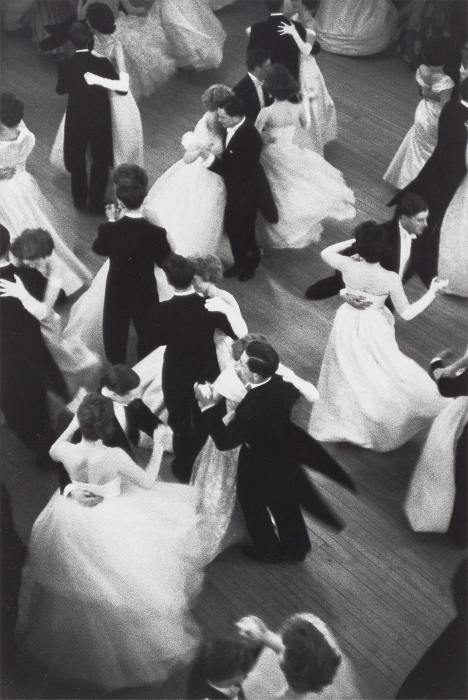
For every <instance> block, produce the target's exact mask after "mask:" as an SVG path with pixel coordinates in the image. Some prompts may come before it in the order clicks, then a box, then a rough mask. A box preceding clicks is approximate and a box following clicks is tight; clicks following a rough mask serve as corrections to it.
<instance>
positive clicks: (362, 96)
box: [2, 0, 468, 698]
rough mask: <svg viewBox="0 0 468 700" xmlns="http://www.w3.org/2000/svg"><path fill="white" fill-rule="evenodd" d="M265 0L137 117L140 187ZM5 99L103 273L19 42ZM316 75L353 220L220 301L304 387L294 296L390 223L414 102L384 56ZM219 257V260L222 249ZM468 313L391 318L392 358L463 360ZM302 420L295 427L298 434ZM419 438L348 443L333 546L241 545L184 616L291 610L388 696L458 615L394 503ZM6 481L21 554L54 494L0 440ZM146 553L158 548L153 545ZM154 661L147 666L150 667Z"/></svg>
mask: <svg viewBox="0 0 468 700" xmlns="http://www.w3.org/2000/svg"><path fill="white" fill-rule="evenodd" d="M265 15H266V13H265V12H264V9H263V3H261V2H260V1H257V0H238V2H236V3H235V4H234V5H232V6H230V7H227V8H225V9H223V10H222V11H220V12H219V15H218V16H219V18H220V20H221V21H222V23H223V25H224V28H225V30H226V32H227V34H228V37H227V41H226V44H225V57H224V60H223V63H222V65H221V67H220V68H219V69H218V70H216V71H207V72H203V73H199V74H197V73H194V72H188V71H183V72H182V71H180V72H179V73H178V74H177V75H176V76H175V77H174V78H172V79H171V80H170V82H169V83H168V84H167V85H165V86H164V87H163V88H162V89H160V90H159V91H157V92H156V93H155V94H154V95H152V96H151V97H150V98H148V99H144V100H143V101H142V102H141V104H140V109H141V114H142V119H143V129H144V137H145V157H146V167H147V169H148V172H149V176H150V184H152V183H153V182H154V180H155V178H156V177H158V176H159V175H161V173H163V172H164V171H165V169H166V168H167V167H168V166H170V165H172V163H174V162H175V161H176V160H178V159H179V158H180V157H181V154H182V147H181V146H180V139H181V136H182V134H183V133H185V132H186V131H188V130H190V129H192V128H193V127H194V125H195V123H196V121H197V120H198V119H199V118H200V116H201V114H202V107H201V103H200V96H201V93H202V91H203V90H204V89H205V88H206V87H207V86H209V85H210V84H212V83H225V84H226V85H233V84H234V83H235V82H237V80H238V79H239V78H240V77H241V76H242V75H243V74H244V72H245V67H244V55H245V52H244V50H245V45H246V43H247V41H246V37H245V33H244V29H245V27H246V26H247V25H249V24H251V23H252V22H254V21H259V20H261V19H263V18H264V17H265ZM2 43H3V74H2V89H7V90H11V91H13V92H15V93H16V94H17V95H18V96H19V97H20V98H21V99H22V100H23V101H24V102H25V105H26V109H25V122H26V124H27V126H28V127H29V128H30V129H31V131H32V132H33V133H34V134H35V135H36V148H35V150H34V152H33V154H32V156H31V158H30V159H29V161H28V169H29V170H30V172H31V173H32V174H33V175H34V176H35V177H36V178H37V180H38V182H39V184H40V187H41V189H42V191H43V193H44V194H45V195H46V196H47V197H48V198H49V200H50V201H51V202H53V204H54V206H55V210H56V216H57V219H56V221H55V222H54V223H55V224H56V227H57V230H58V231H59V232H60V234H61V236H62V237H63V238H64V239H65V240H66V241H67V242H68V243H69V245H70V246H71V247H72V248H74V250H75V251H76V253H77V254H78V255H79V257H80V258H81V259H82V260H83V261H84V262H85V263H86V264H87V265H88V266H89V267H90V268H91V269H92V270H93V271H97V270H98V269H99V267H100V265H101V264H102V258H98V257H97V256H95V255H94V254H93V253H91V252H90V246H91V242H92V241H93V239H94V237H95V234H96V228H97V225H98V223H99V221H100V220H99V219H98V218H96V217H91V216H89V215H86V214H82V213H78V212H77V211H75V210H74V209H73V207H72V206H71V196H70V184H69V178H68V176H67V175H66V174H58V173H57V171H55V170H54V169H53V168H52V166H51V165H50V163H49V159H48V158H49V153H50V149H51V146H52V143H53V139H54V136H55V133H56V131H57V128H58V126H59V123H60V120H61V118H62V115H63V112H64V109H65V104H66V100H65V98H60V97H59V96H57V95H56V94H55V76H56V69H55V64H54V61H53V60H52V59H50V58H46V57H42V56H40V55H39V54H38V52H37V50H36V48H35V47H34V46H33V45H32V44H31V43H30V41H29V38H28V35H27V34H26V33H24V34H23V33H21V32H20V33H16V34H8V35H4V36H3V42H2ZM318 63H319V65H320V68H321V70H322V72H323V74H324V76H325V80H326V82H327V86H328V89H329V91H330V93H331V95H332V97H333V99H334V100H335V103H336V107H337V112H338V122H339V135H338V140H337V141H336V142H335V143H333V144H331V145H330V146H329V147H327V150H326V157H327V159H328V160H329V161H330V162H331V163H332V164H333V165H334V166H336V167H337V168H339V169H340V170H342V171H343V173H344V175H345V178H346V182H347V183H348V185H349V186H350V187H352V188H353V189H354V191H355V193H356V199H357V212H358V213H357V219H356V222H344V223H342V224H336V223H330V224H327V225H326V226H325V231H324V234H323V236H322V240H321V241H320V242H318V243H314V244H312V245H311V246H310V247H309V248H307V249H304V250H289V251H288V250H285V251H276V252H265V255H264V257H263V260H262V265H261V267H260V269H259V271H258V273H257V274H256V275H255V278H254V279H253V280H252V281H250V282H248V283H246V284H241V283H239V282H237V281H233V282H232V281H229V282H228V283H226V288H227V289H229V291H231V292H232V293H233V294H234V295H235V296H236V298H237V300H238V302H239V304H240V307H241V309H242V311H243V313H244V316H245V319H246V321H247V323H248V326H249V329H250V330H251V331H258V332H261V333H265V334H266V335H267V337H268V338H269V340H270V341H271V343H272V344H273V345H274V346H275V348H277V349H278V351H279V353H280V356H281V359H282V361H283V362H284V364H286V365H288V366H290V367H292V368H293V369H294V370H295V371H296V372H297V373H298V374H299V375H301V376H302V377H304V378H305V379H309V380H311V381H312V382H316V381H317V380H318V376H319V370H320V363H321V360H322V357H323V353H324V349H325V345H326V342H327V339H328V336H329V333H330V329H331V326H332V322H333V318H334V314H335V311H336V309H337V308H338V306H339V304H340V301H339V299H336V298H334V299H330V300H326V301H322V302H310V301H307V300H305V299H304V296H303V294H304V290H305V289H306V287H307V286H308V285H309V284H311V283H312V282H314V281H315V280H317V279H319V278H321V277H323V276H324V275H326V274H328V272H329V270H328V269H327V267H326V265H325V264H324V263H323V262H322V260H321V258H320V256H319V252H320V250H322V248H323V247H325V246H327V245H329V244H331V243H334V242H336V241H338V240H344V239H345V238H349V237H350V235H349V234H350V233H351V230H352V227H353V225H355V223H358V222H360V221H363V220H365V219H376V220H377V221H385V220H387V219H388V218H390V210H388V209H387V207H386V205H385V203H386V202H387V201H388V200H389V199H390V198H391V195H392V194H393V189H392V188H391V187H390V186H389V185H387V184H386V183H384V182H383V180H382V174H383V172H384V171H385V169H386V167H387V165H388V163H389V162H390V160H391V158H392V156H393V154H394V152H395V150H396V149H397V147H398V145H399V144H400V142H401V139H402V137H403V136H404V134H405V133H406V131H407V129H408V128H409V127H410V125H411V124H412V122H413V116H414V110H415V108H416V105H417V103H418V100H419V95H418V89H417V85H416V82H415V80H414V73H413V71H412V70H411V69H410V68H409V67H408V66H407V65H406V64H405V63H403V62H402V61H401V59H399V58H397V57H396V56H395V55H393V53H392V52H388V53H385V54H382V55H379V56H374V57H365V58H349V57H345V56H338V55H333V54H329V53H326V52H324V51H322V52H321V53H320V55H319V56H318ZM221 257H222V258H223V259H224V260H225V262H228V261H229V260H230V253H229V246H228V245H227V242H226V241H223V244H222V248H221ZM423 291H424V288H423V286H422V284H421V282H420V281H419V279H413V280H412V281H411V282H410V284H408V285H407V293H408V296H409V298H410V301H414V300H415V299H417V298H418V297H419V296H420V295H421V294H422V293H423ZM466 311H467V306H466V302H465V301H464V300H462V299H460V298H456V297H440V298H438V299H437V300H436V301H435V302H434V303H433V304H432V305H431V306H430V307H429V309H427V310H426V311H425V312H424V313H423V314H421V315H420V316H418V317H417V318H416V319H415V320H413V321H411V322H410V323H405V322H404V321H402V320H401V319H397V320H396V335H397V339H398V342H399V345H400V347H401V349H402V351H403V352H405V353H406V354H408V355H409V356H410V357H412V358H414V359H415V360H416V361H417V362H418V363H420V364H421V365H422V366H423V367H426V366H427V364H428V362H429V360H430V359H431V358H432V357H433V356H435V355H436V354H437V353H438V352H439V351H440V350H441V349H442V348H445V347H452V348H454V349H455V350H457V351H460V352H462V351H463V350H464V349H466V337H467V325H468V324H467V316H466ZM307 419H308V415H307V413H306V409H305V408H302V407H299V408H298V410H297V415H296V420H297V421H298V422H299V423H300V424H302V425H305V424H306V421H307ZM423 438H424V436H418V438H417V439H414V440H412V441H411V442H410V443H408V444H407V445H405V446H403V447H401V448H400V449H398V450H395V451H393V452H389V453H386V454H378V453H375V452H372V451H366V450H363V449H360V448H357V447H353V446H350V445H346V444H341V445H330V446H329V450H330V452H331V453H332V454H333V455H334V456H335V457H336V458H337V459H338V460H339V462H340V463H341V464H342V465H343V466H344V467H345V468H346V469H347V471H348V472H349V474H350V475H351V476H352V477H353V479H354V480H355V482H356V484H357V486H358V494H357V495H354V494H351V493H349V492H347V491H345V490H344V489H341V488H338V487H337V486H336V485H335V484H333V483H331V482H329V481H327V480H326V479H325V478H323V477H319V476H316V475H315V474H314V475H313V480H314V483H315V484H317V485H318V487H319V488H320V490H321V492H322V494H323V495H324V497H325V498H326V499H327V500H328V501H329V503H330V504H331V505H332V506H333V507H334V509H335V510H336V511H337V512H338V513H339V514H340V515H341V516H342V518H343V520H344V521H345V522H346V527H345V529H344V530H343V532H342V533H340V534H335V533H333V532H331V531H329V530H328V529H326V528H325V527H324V526H322V525H321V524H320V523H318V522H316V521H314V520H312V519H311V518H308V520H307V524H308V528H309V530H310V537H311V541H312V551H311V553H310V554H309V556H308V557H307V560H306V561H305V562H304V563H303V564H296V565H293V566H286V565H264V564H257V563H254V562H250V561H248V560H246V559H244V558H243V557H242V555H241V554H240V552H239V550H238V549H237V548H233V549H231V550H228V551H227V552H225V553H223V554H222V555H221V556H220V557H219V558H218V559H217V560H216V561H214V562H213V563H212V564H211V565H210V566H209V568H208V571H207V576H206V582H205V586H204V589H203V592H202V594H201V596H200V598H199V600H198V602H197V604H196V609H195V613H196V616H197V619H198V620H199V622H200V624H201V625H202V627H203V628H204V629H205V631H206V634H207V635H228V634H231V633H232V632H233V623H234V622H235V621H236V620H237V619H238V618H239V617H240V616H242V615H246V614H248V613H253V614H256V615H259V616H260V617H262V618H264V620H265V621H266V622H267V624H269V625H270V626H271V627H273V628H276V627H278V626H279V624H280V623H281V622H282V621H283V620H284V619H285V618H286V617H287V616H288V615H290V614H292V613H294V612H305V611H308V612H313V613H315V614H317V615H318V616H319V617H321V618H322V619H323V620H324V621H325V622H326V623H327V624H329V625H330V627H331V628H332V630H333V631H334V633H335V634H336V636H337V639H338V641H339V644H340V645H341V647H342V649H343V650H344V652H345V653H347V654H348V655H349V657H350V658H351V660H352V662H353V664H354V666H355V668H356V670H357V673H358V678H359V683H360V686H361V688H362V693H363V697H365V698H392V697H394V695H395V693H396V691H397V689H398V687H399V686H400V684H401V682H402V681H403V679H404V678H405V676H406V675H407V673H408V672H409V671H410V670H411V669H412V667H413V666H414V664H415V663H416V661H417V660H418V659H419V657H420V656H421V655H422V653H423V652H424V651H425V650H426V648H427V647H428V646H429V645H430V644H431V643H432V642H433V641H434V639H435V638H436V637H437V636H438V635H439V634H440V632H441V631H442V630H443V628H444V627H445V626H446V625H447V623H448V622H449V621H450V620H451V618H452V617H453V616H454V605H453V603H452V599H451V594H450V581H451V577H452V575H453V573H454V571H455V570H456V568H457V566H458V564H459V562H460V561H461V559H462V558H463V557H464V556H465V552H463V551H460V550H457V549H456V548H455V547H454V546H453V545H452V544H451V542H450V540H449V539H448V538H447V537H446V536H444V535H430V534H415V533H413V532H412V531H411V530H410V529H409V526H408V524H407V522H406V520H405V516H404V514H403V510H402V504H403V500H404V495H405V492H406V489H407V486H408V483H409V480H410V477H411V474H412V471H413V468H414V466H415V463H416V460H417V457H418V454H419V451H420V449H421V443H422V440H423ZM2 452H3V465H4V468H3V477H2V478H3V480H4V481H5V483H6V484H7V486H8V488H9V489H10V491H11V494H12V500H13V508H14V515H15V520H16V523H17V527H18V530H19V532H20V534H21V537H22V538H23V540H24V541H25V542H27V539H28V537H29V532H30V529H31V526H32V524H33V522H34V519H35V518H36V517H37V515H38V514H39V512H40V510H41V509H42V508H43V507H44V506H45V504H46V503H47V501H48V499H49V498H50V496H51V494H52V493H53V491H54V489H55V488H56V487H57V483H56V477H55V474H53V473H43V472H40V471H39V470H38V469H37V468H36V467H35V466H34V463H33V460H32V458H31V456H30V455H29V454H28V452H27V451H26V450H25V448H24V447H23V446H22V445H21V444H20V443H19V442H18V441H17V440H16V439H15V438H13V436H12V435H11V433H10V432H9V431H8V429H6V428H2ZM155 546H157V543H155ZM155 663H157V660H155ZM182 683H183V678H181V677H178V678H175V679H174V678H173V679H170V681H169V682H168V683H167V684H166V686H165V687H164V688H163V689H156V690H155V689H144V690H142V689H136V690H129V691H122V692H120V693H116V694H114V695H113V697H128V698H131V697H138V698H145V697H146V698H149V697H154V698H181V697H183V691H182V690H181V688H182V687H183V685H182ZM9 697H16V698H18V697H21V698H33V697H34V698H41V697H42V698H44V697H45V698H52V697H54V698H58V697H75V698H81V697H96V694H95V691H94V694H93V691H92V689H88V690H86V689H84V688H69V687H63V688H62V687H60V688H57V687H56V686H53V685H51V684H50V683H49V682H48V680H47V679H46V678H42V677H41V675H40V673H38V672H37V670H34V669H32V678H31V679H29V680H28V679H25V680H24V681H23V682H21V683H18V686H17V687H16V686H15V687H12V688H11V689H10V691H9Z"/></svg>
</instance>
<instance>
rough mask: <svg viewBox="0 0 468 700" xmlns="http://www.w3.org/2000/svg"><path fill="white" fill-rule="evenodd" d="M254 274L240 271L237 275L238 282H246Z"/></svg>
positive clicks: (249, 271) (252, 271)
mask: <svg viewBox="0 0 468 700" xmlns="http://www.w3.org/2000/svg"><path fill="white" fill-rule="evenodd" d="M254 274H255V270H242V272H241V273H240V275H239V282H248V281H249V280H251V279H252V277H253V276H254Z"/></svg>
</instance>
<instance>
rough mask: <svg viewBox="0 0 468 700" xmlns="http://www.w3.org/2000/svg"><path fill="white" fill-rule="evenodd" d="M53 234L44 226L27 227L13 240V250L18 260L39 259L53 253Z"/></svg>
mask: <svg viewBox="0 0 468 700" xmlns="http://www.w3.org/2000/svg"><path fill="white" fill-rule="evenodd" d="M54 248H55V245H54V241H53V239H52V236H51V235H50V233H49V232H48V231H46V230H45V229H43V228H27V229H25V230H24V231H23V232H22V233H20V235H19V236H18V237H17V238H15V240H14V241H12V244H11V248H10V250H11V252H12V254H13V255H14V256H15V258H18V260H37V259H38V258H47V257H49V255H52V253H53V250H54Z"/></svg>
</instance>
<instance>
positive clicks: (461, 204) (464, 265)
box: [437, 147, 468, 297]
mask: <svg viewBox="0 0 468 700" xmlns="http://www.w3.org/2000/svg"><path fill="white" fill-rule="evenodd" d="M466 162H467V165H468V147H467V150H466ZM437 274H438V276H439V277H440V279H448V281H449V286H448V289H447V292H448V293H450V294H456V295H458V296H461V297H468V174H467V175H465V177H464V178H463V180H462V182H461V183H460V185H459V187H458V189H457V191H456V192H455V194H454V196H453V199H452V201H451V202H450V204H449V207H448V209H447V211H446V213H445V216H444V220H443V222H442V228H441V231H440V244H439V264H438V269H437Z"/></svg>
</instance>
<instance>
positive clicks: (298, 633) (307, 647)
mask: <svg viewBox="0 0 468 700" xmlns="http://www.w3.org/2000/svg"><path fill="white" fill-rule="evenodd" d="M282 639H283V644H284V646H285V651H284V656H283V661H282V662H281V670H282V671H283V673H284V675H285V678H286V680H287V682H288V685H289V686H290V687H291V688H292V689H293V690H294V691H295V692H296V693H306V692H310V691H312V692H314V693H316V692H319V691H320V690H322V688H324V687H325V686H327V685H330V683H331V682H332V681H333V679H334V677H335V674H336V671H337V668H338V666H339V665H340V663H341V656H340V655H339V654H337V652H336V651H335V650H334V649H332V647H331V646H330V644H329V643H328V642H327V640H326V639H325V637H324V636H323V634H322V633H321V632H320V631H319V630H318V629H317V628H316V627H315V626H314V625H313V624H312V623H311V622H309V621H308V620H304V619H302V618H301V617H300V616H298V615H294V616H293V617H292V618H290V619H289V620H287V621H286V623H285V625H284V627H283V634H282Z"/></svg>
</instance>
